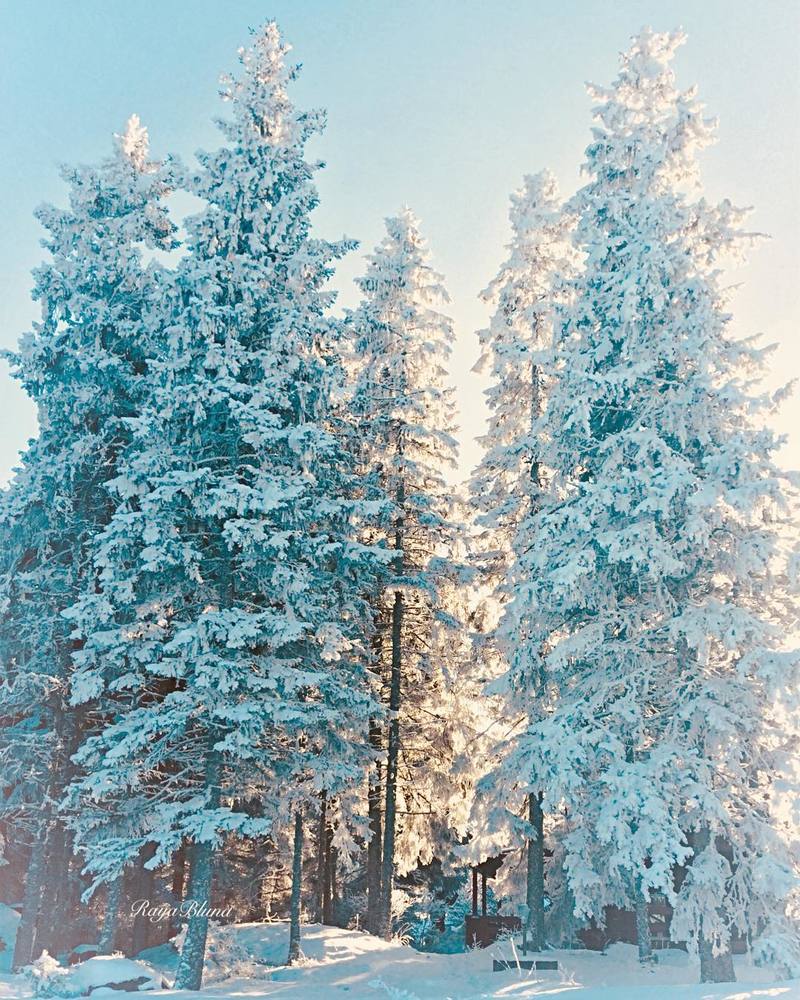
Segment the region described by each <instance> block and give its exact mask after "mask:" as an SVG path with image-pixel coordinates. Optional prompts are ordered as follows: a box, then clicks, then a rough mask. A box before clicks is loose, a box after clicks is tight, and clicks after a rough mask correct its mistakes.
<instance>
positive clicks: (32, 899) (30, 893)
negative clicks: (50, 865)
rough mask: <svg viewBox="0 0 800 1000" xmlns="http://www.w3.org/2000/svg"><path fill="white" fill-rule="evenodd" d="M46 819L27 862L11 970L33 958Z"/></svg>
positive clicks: (40, 889)
mask: <svg viewBox="0 0 800 1000" xmlns="http://www.w3.org/2000/svg"><path fill="white" fill-rule="evenodd" d="M47 833H48V831H47V820H45V822H44V823H43V824H42V825H41V826H40V827H39V830H38V831H37V836H36V840H35V841H34V843H33V848H32V850H31V858H30V861H29V862H28V872H27V875H26V878H25V897H24V899H23V901H22V917H21V919H20V922H19V926H18V927H17V939H16V943H15V944H14V958H13V961H12V970H13V971H14V972H18V971H19V970H20V969H21V968H23V966H26V965H29V964H30V962H31V961H32V960H33V943H34V938H35V936H36V922H37V920H38V919H39V911H40V907H41V903H42V896H43V895H44V877H45V871H46V868H47V865H46V864H45V844H46V840H47Z"/></svg>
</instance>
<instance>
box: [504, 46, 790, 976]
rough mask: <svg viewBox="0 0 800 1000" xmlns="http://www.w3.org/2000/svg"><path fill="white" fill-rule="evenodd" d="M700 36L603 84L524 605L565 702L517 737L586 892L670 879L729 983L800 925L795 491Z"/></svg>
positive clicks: (586, 896) (584, 905) (677, 903)
mask: <svg viewBox="0 0 800 1000" xmlns="http://www.w3.org/2000/svg"><path fill="white" fill-rule="evenodd" d="M682 41H683V36H682V35H681V34H680V33H673V34H657V33H654V32H652V31H650V30H646V31H644V32H642V33H641V34H640V35H639V36H638V37H637V38H636V39H635V40H634V41H633V44H632V46H631V48H630V49H629V51H628V52H627V53H626V54H625V55H624V56H623V57H622V60H621V69H620V74H619V76H618V77H617V79H616V80H615V82H614V83H613V85H612V86H611V87H610V88H608V89H601V88H592V94H593V96H594V97H595V99H596V101H597V107H596V109H595V121H596V125H595V128H594V137H593V141H592V143H591V145H590V146H589V147H588V149H587V164H586V170H587V173H588V175H589V181H588V183H587V185H586V186H585V187H584V188H582V189H581V190H580V191H579V192H578V194H577V195H576V196H575V199H574V201H573V202H572V203H571V205H570V209H571V210H573V211H574V212H575V213H576V215H577V229H576V241H577V245H578V248H579V249H580V250H581V252H582V254H583V256H584V259H585V266H584V268H583V270H582V272H581V273H580V274H579V276H578V277H577V278H576V279H575V280H574V281H573V282H571V285H570V293H571V299H570V301H569V302H568V303H567V305H566V306H565V307H564V309H563V312H562V315H561V320H560V323H559V329H558V338H557V366H558V372H559V377H558V379H557V381H556V382H555V384H554V386H553V388H552V389H551V391H550V393H549V394H548V401H547V408H546V410H545V413H544V416H543V418H542V421H541V428H542V434H541V439H542V440H543V442H545V443H546V448H545V450H544V452H543V455H542V459H543V462H544V464H545V465H546V466H547V467H548V468H549V469H551V470H552V475H553V480H552V489H551V490H550V491H548V492H549V496H548V497H546V498H543V502H542V503H541V506H540V509H539V510H538V512H537V513H536V515H535V516H534V517H533V519H532V525H531V527H532V534H531V540H532V545H531V547H530V548H529V549H528V550H527V552H525V553H524V557H523V558H522V560H521V561H520V572H521V575H522V577H523V582H522V583H521V584H520V586H519V587H518V590H517V593H516V594H515V597H514V604H517V605H519V607H520V609H521V610H522V611H523V612H525V613H528V614H529V615H530V620H531V622H532V623H533V625H534V627H533V629H532V632H531V637H532V639H533V641H532V643H531V648H532V650H537V651H538V652H535V653H534V654H533V656H532V659H531V673H532V674H534V675H535V674H541V676H542V682H541V685H540V686H541V687H543V689H544V691H545V692H546V697H545V705H546V712H545V713H544V714H543V717H542V718H541V719H540V720H538V721H537V722H536V723H535V724H534V725H532V726H529V727H528V729H527V730H526V731H525V733H524V734H522V735H521V736H520V737H519V738H518V740H517V741H516V750H515V752H516V753H517V755H518V756H520V757H527V758H528V759H529V760H530V762H531V767H532V768H533V769H535V771H536V773H537V774H538V775H539V779H540V782H541V784H542V787H544V788H545V790H546V795H547V796H548V798H549V799H550V800H551V801H553V802H558V801H562V802H565V803H568V804H569V806H570V810H571V813H572V820H573V823H572V828H571V830H570V832H569V833H568V834H567V836H566V838H565V844H564V850H565V864H566V867H567V870H568V874H569V880H570V884H571V886H572V890H573V891H574V893H575V897H576V905H577V908H578V910H579V911H580V912H582V913H586V914H589V913H592V914H594V915H597V916H600V915H601V910H602V906H603V905H604V904H608V903H619V902H623V901H627V902H628V903H630V902H631V901H636V900H637V899H638V898H639V897H644V899H645V900H646V899H647V898H648V897H649V896H650V893H651V892H652V891H653V890H657V891H659V892H661V893H663V894H664V895H665V896H666V897H667V898H668V900H670V901H671V902H672V903H673V905H674V907H675V913H674V918H673V922H672V934H673V937H675V938H676V939H681V938H683V939H685V940H687V941H688V942H689V944H690V946H691V947H693V948H696V949H699V952H700V958H701V977H702V978H703V979H704V980H708V979H731V978H733V966H732V963H731V961H730V953H729V946H730V942H731V937H732V935H733V934H735V933H741V934H748V935H756V934H757V933H758V929H759V928H764V929H765V946H766V947H772V945H774V943H775V942H777V941H779V940H780V941H783V942H784V943H785V942H786V941H789V940H790V935H788V934H786V933H785V931H786V926H785V920H784V916H783V910H784V902H783V899H784V897H785V894H786V892H787V891H788V885H789V883H790V867H791V866H790V862H789V857H788V854H787V850H786V844H785V839H784V838H783V837H782V835H781V834H782V831H781V830H780V829H779V827H778V825H777V824H776V823H775V821H774V819H773V817H772V816H771V802H772V800H773V797H774V794H775V785H774V782H775V775H776V773H777V772H778V771H779V770H780V769H781V765H782V763H783V760H782V755H783V753H784V747H785V745H786V742H785V741H786V739H787V725H788V724H789V723H787V721H786V715H785V713H782V711H781V702H782V701H784V700H787V701H791V697H792V695H791V692H792V691H793V690H796V684H797V656H796V654H794V653H791V652H788V651H785V649H784V646H783V643H784V641H785V637H786V634H787V633H788V632H789V630H790V628H791V625H792V622H793V621H795V620H796V606H797V605H796V592H795V590H794V584H793V582H792V577H791V575H790V574H789V573H788V571H787V560H788V558H789V546H788V542H787V535H788V529H789V524H790V515H791V507H792V505H793V503H794V502H795V500H796V495H795V490H794V487H793V486H792V484H791V482H790V480H789V479H788V478H787V476H786V475H785V474H784V473H783V472H782V471H781V469H780V467H779V466H778V465H777V463H776V461H775V459H774V454H775V451H776V448H777V446H778V444H779V441H778V439H777V438H776V437H775V435H773V434H772V433H771V432H770V431H769V430H768V429H767V428H766V426H765V419H766V418H767V417H768V415H769V413H770V412H771V411H772V409H773V407H774V405H775V403H776V398H773V397H767V396H763V395H758V394H757V392H756V391H755V389H754V385H755V384H757V382H758V379H759V378H760V377H762V376H763V374H764V353H765V352H764V350H763V349H760V348H759V347H758V346H757V345H756V343H755V342H754V341H753V340H741V339H737V338H736V337H734V335H733V333H732V330H731V317H730V314H729V312H728V310H727V304H726V291H725V288H724V285H723V283H722V279H721V277H720V272H719V267H720V262H721V261H722V259H723V258H724V256H725V254H726V253H727V252H729V251H732V250H735V249H736V248H737V247H738V246H739V245H740V244H741V243H742V241H743V238H746V236H745V235H743V233H742V230H741V225H740V224H741V219H742V214H743V213H741V212H739V211H737V210H736V209H734V208H733V207H732V206H731V205H730V204H729V203H728V202H723V203H722V204H721V205H719V206H712V205H709V204H707V203H706V202H705V201H704V200H700V201H693V200H690V198H689V197H688V195H687V194H686V193H685V189H686V188H687V186H688V184H690V183H691V182H692V181H693V180H694V179H695V163H694V159H695V151H696V150H697V149H699V148H701V147H703V146H704V145H707V144H708V143H709V142H710V141H711V138H712V133H713V128H712V124H711V123H710V122H709V121H708V120H707V119H705V118H704V117H703V115H702V112H701V108H700V106H699V105H698V103H697V101H696V98H695V95H694V91H687V92H681V91H679V90H678V89H677V88H676V85H675V80H674V75H673V72H672V70H671V68H670V62H671V59H672V57H673V55H674V52H675V50H676V49H677V47H678V46H679V45H680V44H681V43H682ZM514 604H512V605H511V607H512V611H513V606H514ZM510 680H513V678H510ZM677 865H686V866H687V875H686V877H685V879H684V880H683V882H682V884H681V885H680V888H679V889H678V888H676V883H675V878H674V876H675V870H676V866H677ZM789 950H791V949H789ZM784 959H785V960H786V961H787V962H791V961H793V960H795V961H796V959H793V958H792V956H791V955H790V954H787V953H786V952H784Z"/></svg>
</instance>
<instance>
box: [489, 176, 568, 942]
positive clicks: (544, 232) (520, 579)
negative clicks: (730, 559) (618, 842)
mask: <svg viewBox="0 0 800 1000" xmlns="http://www.w3.org/2000/svg"><path fill="white" fill-rule="evenodd" d="M509 217H510V221H511V227H512V238H511V242H510V244H509V248H508V249H509V254H508V258H507V259H506V260H505V261H504V263H503V264H502V266H501V267H500V271H499V273H498V274H497V277H496V278H495V279H494V280H493V281H492V282H491V284H490V285H489V287H488V288H487V289H486V290H485V291H484V293H483V298H484V299H485V300H486V301H488V302H492V303H494V304H495V306H496V309H495V312H494V314H493V316H492V318H491V321H490V324H489V327H488V328H487V329H485V330H482V331H481V332H480V334H479V337H480V342H481V348H482V351H481V357H480V359H479V362H478V365H477V366H476V370H478V371H483V372H485V373H487V374H488V375H489V377H490V385H489V388H488V390H487V398H488V405H489V411H490V419H489V426H488V430H487V433H486V435H485V437H484V438H483V442H482V443H483V445H484V448H485V452H484V456H483V458H482V460H481V462H480V464H479V466H478V468H477V469H476V471H475V473H474V475H473V478H472V483H471V490H472V496H473V502H474V505H475V507H476V508H477V510H478V512H479V513H478V517H477V523H478V525H479V526H480V528H481V529H482V530H481V533H480V535H479V537H478V539H477V546H476V548H477V552H476V558H477V562H478V564H479V566H480V568H481V570H482V579H483V582H484V584H485V585H486V586H487V587H489V588H491V595H490V597H489V601H490V602H494V604H495V605H496V606H497V607H499V608H504V607H506V606H507V605H509V602H510V601H511V604H510V605H509V606H508V607H507V608H506V614H505V618H504V620H503V624H502V628H501V629H498V628H494V629H490V631H489V633H488V635H487V637H486V640H485V641H484V643H483V647H482V656H481V661H482V669H483V671H484V672H487V671H488V673H489V674H492V673H496V672H497V670H498V669H501V670H502V669H503V667H505V668H506V669H510V671H511V673H512V675H513V676H514V678H515V685H516V686H517V687H518V688H519V687H522V688H523V690H524V696H523V698H522V701H523V702H524V704H523V706H522V707H523V709H524V711H523V712H522V720H523V721H522V722H520V720H519V717H520V705H519V700H520V699H519V698H518V697H516V696H515V697H514V698H513V699H512V702H511V704H509V705H508V708H509V711H510V713H511V717H512V718H509V719H508V720H506V723H505V725H504V727H503V728H504V730H505V731H506V732H507V731H508V727H509V724H510V725H511V728H512V731H513V729H515V728H518V727H519V726H520V725H525V724H527V723H530V722H532V721H533V720H535V719H536V718H537V717H538V714H539V713H540V711H541V708H542V703H541V696H542V694H543V692H541V691H540V689H539V683H540V677H539V674H538V672H537V671H535V670H533V671H532V670H531V669H530V667H531V662H532V658H533V662H535V660H536V657H537V655H538V650H537V649H536V646H535V642H536V637H535V636H533V637H531V635H530V633H531V624H530V621H529V618H530V614H529V609H528V607H527V605H526V604H525V603H523V602H520V601H518V600H517V601H513V598H514V597H515V595H518V594H519V588H521V587H524V586H525V584H526V582H527V581H526V578H525V570H524V569H522V570H521V571H520V569H521V564H523V563H524V560H525V558H526V554H527V552H528V550H529V549H530V547H531V545H535V537H536V536H535V528H534V526H533V519H534V518H535V515H536V513H537V511H538V509H539V506H540V504H541V503H542V502H543V495H544V493H545V492H546V491H547V489H548V486H549V481H548V473H547V470H546V469H545V467H544V466H543V465H542V459H541V455H542V452H543V450H544V447H545V445H544V443H543V442H541V441H540V440H539V439H538V438H539V435H540V433H541V431H540V427H539V422H540V419H541V416H542V413H543V412H544V406H545V400H546V395H547V392H548V389H549V387H550V386H551V385H552V382H553V378H554V374H555V373H554V371H553V358H552V341H553V313H554V305H555V301H556V299H557V298H558V296H559V294H560V292H559V288H561V287H563V285H564V284H565V282H566V279H567V276H568V273H569V270H570V267H571V266H572V256H573V255H572V253H571V249H570V246H569V241H568V229H569V217H568V216H567V215H566V214H565V213H564V212H563V211H562V208H561V200H560V197H559V193H558V186H557V183H556V179H555V177H554V176H553V175H552V174H551V173H550V172H549V171H542V172H541V173H539V174H536V175H535V176H528V177H526V178H525V180H524V183H523V185H522V187H521V188H520V189H519V190H518V191H516V192H515V193H514V194H513V195H512V196H511V210H510V213H509ZM532 642H533V645H532V644H531V643H532ZM498 661H499V662H498ZM505 749H507V748H504V747H501V748H498V750H499V754H500V759H501V760H502V764H501V765H499V766H496V767H493V768H492V770H491V771H490V774H489V775H488V776H487V777H486V778H485V779H484V780H483V782H482V784H481V786H480V789H479V792H478V798H477V800H476V803H475V806H476V818H478V817H481V819H480V820H479V823H480V825H481V826H482V827H483V829H481V830H480V831H478V832H477V835H476V837H475V843H476V845H482V844H486V843H488V842H493V845H494V848H496V849H500V848H503V847H506V848H507V847H508V846H509V843H513V842H514V840H518V839H519V838H520V835H522V836H523V837H524V839H525V840H526V841H527V846H526V872H527V875H526V903H527V906H528V928H527V929H528V935H529V940H530V942H531V944H532V946H533V947H534V948H537V949H542V948H543V947H544V930H545V928H544V895H545V886H544V814H543V811H542V805H541V803H542V798H543V789H542V786H541V785H540V784H539V783H538V782H537V777H538V776H537V775H536V774H535V773H529V769H528V768H527V766H526V765H527V762H526V761H525V760H520V759H518V757H517V755H516V754H515V753H514V752H513V751H512V752H511V753H506V752H504V750H505ZM523 798H524V807H523V809H522V813H523V815H522V817H521V820H522V821H521V822H520V819H519V818H518V814H519V812H520V806H521V805H522V804H523ZM498 807H499V810H500V811H499V812H498ZM505 810H510V811H511V812H510V815H508V816H507V817H506V818H505V819H503V818H502V813H503V812H505ZM505 838H511V840H510V841H509V839H505Z"/></svg>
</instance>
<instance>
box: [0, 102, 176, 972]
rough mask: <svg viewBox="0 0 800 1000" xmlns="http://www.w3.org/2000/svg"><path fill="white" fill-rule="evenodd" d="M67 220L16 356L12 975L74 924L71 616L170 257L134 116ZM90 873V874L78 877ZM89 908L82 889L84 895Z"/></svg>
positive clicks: (74, 196)
mask: <svg viewBox="0 0 800 1000" xmlns="http://www.w3.org/2000/svg"><path fill="white" fill-rule="evenodd" d="M62 173H63V177H64V180H65V181H66V182H67V184H68V186H69V207H68V208H65V209H59V208H56V207H54V206H52V205H46V206H44V207H42V208H40V209H39V210H38V212H37V217H38V219H39V221H40V222H41V223H42V224H43V226H44V227H45V229H46V230H47V237H46V239H45V240H44V246H45V248H46V249H47V250H48V251H49V254H50V259H49V261H48V262H47V263H45V264H43V265H42V266H41V267H39V268H37V270H36V271H35V272H34V275H35V285H34V289H33V296H34V298H35V299H37V300H38V301H39V302H40V303H41V310H42V318H41V321H40V322H39V323H37V324H36V325H35V326H34V329H33V331H32V332H31V333H30V334H28V335H27V336H26V337H24V338H23V339H22V341H21V343H20V346H19V349H18V350H17V352H16V353H14V354H11V355H10V360H11V363H12V367H13V371H14V374H15V376H16V377H17V378H18V379H19V381H20V382H21V384H22V386H23V387H24V388H25V390H26V391H27V392H28V394H29V395H30V396H31V398H32V399H33V400H34V402H35V403H36V406H37V413H38V423H39V433H38V437H37V438H36V439H35V440H33V441H32V442H31V443H30V444H29V446H28V449H27V451H26V452H25V453H24V455H23V458H22V463H21V466H20V468H19V469H18V470H17V473H16V476H15V478H14V480H13V481H12V483H11V485H10V487H9V489H8V490H7V491H6V492H5V493H4V494H3V496H2V505H1V508H0V526H1V527H0V530H2V554H0V559H1V560H2V569H1V570H0V588H1V596H0V603H1V604H2V616H1V617H0V670H2V704H3V715H4V717H5V718H6V720H11V721H10V722H8V721H7V722H6V723H5V724H4V725H3V727H2V729H1V730H0V740H2V744H1V745H0V774H1V775H2V777H1V778H0V784H2V785H3V787H4V789H5V790H6V795H5V796H4V802H3V812H4V816H5V817H6V818H8V819H9V821H10V822H12V823H13V824H14V829H15V832H16V835H17V837H18V838H19V839H20V840H21V841H22V842H24V841H25V840H29V842H30V843H31V855H30V863H29V867H28V873H27V878H26V891H25V899H24V905H23V914H22V921H21V925H20V931H19V933H18V935H17V942H16V951H15V956H14V963H15V965H16V966H19V965H24V964H26V963H27V962H29V961H30V960H31V958H32V957H36V956H35V954H33V952H32V949H33V947H34V936H35V942H36V944H35V947H36V952H37V953H39V952H41V950H42V949H43V948H48V949H50V950H51V951H53V952H55V951H57V950H59V949H60V948H61V947H62V946H63V944H64V940H65V939H64V937H63V935H64V933H65V931H66V929H67V928H68V927H69V926H70V924H75V922H76V916H75V913H76V911H75V907H76V905H77V898H76V892H75V883H76V875H77V871H76V864H75V863H74V862H73V860H72V850H71V845H70V842H69V837H68V835H67V832H66V830H65V827H64V824H63V822H62V821H61V819H60V818H59V817H58V816H57V815H56V814H55V811H54V808H53V806H54V803H55V801H57V799H58V798H59V797H60V795H61V792H62V791H63V788H64V786H65V784H66V783H67V782H68V781H69V779H70V772H71V765H70V762H69V756H70V754H71V753H72V752H73V751H74V749H75V748H76V746H77V741H78V739H79V736H80V729H81V727H83V726H85V725H86V724H87V720H86V719H84V718H83V716H82V713H79V712H77V711H75V710H70V709H69V708H68V705H67V698H68V683H69V676H70V673H71V669H72V664H71V654H72V652H73V649H74V642H73V640H72V638H71V637H70V627H69V624H68V622H67V621H66V620H65V619H64V617H63V614H62V613H63V612H64V610H65V609H66V608H68V607H69V606H70V605H71V604H72V603H73V602H74V601H75V600H76V599H77V598H78V597H79V596H80V595H81V594H84V593H86V592H88V591H90V590H91V588H92V580H91V573H90V572H89V561H90V556H89V550H90V546H91V541H92V538H93V536H94V534H95V533H96V532H97V531H98V530H99V529H100V528H101V527H102V526H103V525H104V524H106V523H107V522H108V520H109V517H110V515H111V505H110V502H109V496H108V493H107V490H106V488H105V486H106V484H107V482H108V481H109V480H110V479H111V478H112V477H113V476H114V475H115V474H116V469H117V463H118V460H119V455H120V453H121V451H122V450H123V449H124V447H125V445H126V442H127V441H128V440H129V438H130V430H129V427H128V424H127V421H128V420H129V418H130V417H131V416H132V415H133V414H134V413H135V412H136V410H137V408H138V406H139V402H140V398H141V391H140V379H141V375H142V370H143V358H144V356H145V353H146V349H147V314H148V310H149V308H150V306H149V302H150V297H151V291H152V284H153V282H154V280H155V274H156V272H157V270H158V268H157V267H156V266H155V265H150V266H148V267H145V266H144V263H143V260H142V249H143V248H149V249H169V248H170V247H171V245H172V241H173V237H172V233H173V227H172V225H171V223H170V222H169V220H168V218H167V214H166V209H165V206H164V203H163V198H164V196H165V194H166V193H167V191H168V187H169V178H168V175H167V172H166V171H165V170H164V169H163V168H162V167H160V166H159V165H157V164H155V163H153V162H151V161H150V160H149V159H148V144H147V133H146V131H145V129H144V128H143V127H142V126H141V124H140V122H139V120H138V118H137V117H136V116H135V115H134V116H133V117H132V118H131V119H130V121H129V122H128V125H127V128H126V130H125V132H124V133H123V134H122V135H120V136H118V137H117V142H116V148H115V151H114V155H113V156H112V157H111V158H109V159H108V160H106V161H105V162H104V163H103V164H102V165H101V166H100V167H98V168H94V167H78V168H65V169H64V170H63V172H62ZM77 867H78V868H79V865H78V866H77ZM77 894H78V895H79V890H78V893H77Z"/></svg>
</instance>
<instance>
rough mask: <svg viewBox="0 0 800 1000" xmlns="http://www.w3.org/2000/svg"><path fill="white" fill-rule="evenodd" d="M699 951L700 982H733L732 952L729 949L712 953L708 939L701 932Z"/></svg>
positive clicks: (734, 973)
mask: <svg viewBox="0 0 800 1000" xmlns="http://www.w3.org/2000/svg"><path fill="white" fill-rule="evenodd" d="M699 951H700V982H701V983H735V982H736V972H735V971H734V968H733V954H732V952H731V950H730V949H727V950H726V951H723V952H721V954H719V955H715V954H714V949H713V947H712V944H711V942H710V941H707V940H706V939H705V938H704V937H703V936H702V934H701V935H700V941H699Z"/></svg>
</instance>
